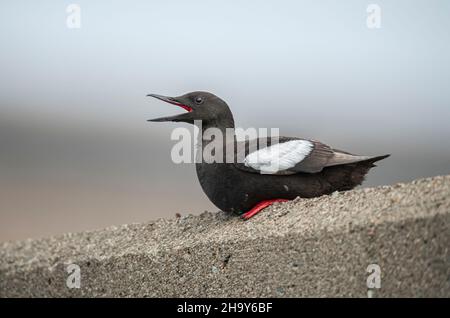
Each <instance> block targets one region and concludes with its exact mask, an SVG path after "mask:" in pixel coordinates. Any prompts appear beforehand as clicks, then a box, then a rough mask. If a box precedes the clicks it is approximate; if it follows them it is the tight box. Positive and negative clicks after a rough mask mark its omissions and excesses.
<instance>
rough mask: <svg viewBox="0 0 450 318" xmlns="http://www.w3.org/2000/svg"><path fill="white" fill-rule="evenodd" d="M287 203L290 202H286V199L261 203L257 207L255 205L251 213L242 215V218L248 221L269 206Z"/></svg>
mask: <svg viewBox="0 0 450 318" xmlns="http://www.w3.org/2000/svg"><path fill="white" fill-rule="evenodd" d="M286 201H289V200H286V199H273V200H265V201H261V202H259V203H258V204H257V205H255V206H254V207H253V208H252V209H251V210H250V211H248V212H245V213H244V214H242V218H243V219H244V220H248V219H250V218H251V217H252V216H254V215H256V214H258V213H259V212H260V211H261V210H263V209H265V208H267V207H268V206H269V205H272V204H274V203H275V202H286Z"/></svg>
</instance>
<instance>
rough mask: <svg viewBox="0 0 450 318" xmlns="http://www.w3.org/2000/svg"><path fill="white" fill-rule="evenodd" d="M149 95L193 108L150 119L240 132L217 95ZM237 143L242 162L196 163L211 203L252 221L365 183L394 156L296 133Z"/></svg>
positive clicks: (197, 93) (202, 128)
mask: <svg viewBox="0 0 450 318" xmlns="http://www.w3.org/2000/svg"><path fill="white" fill-rule="evenodd" d="M147 96H151V97H154V98H157V99H160V100H162V101H164V102H167V103H170V104H174V105H177V106H179V107H182V108H184V109H185V110H186V111H187V112H186V113H183V114H180V115H175V116H170V117H161V118H156V119H150V120H149V121H154V122H165V121H172V122H185V123H190V124H196V123H197V122H198V121H200V122H201V130H202V132H201V133H203V132H205V131H206V130H207V129H209V128H215V129H218V130H219V131H221V132H223V134H224V135H227V132H226V131H229V130H230V129H231V130H232V131H234V128H235V126H234V119H233V114H232V113H231V110H230V108H229V107H228V105H227V103H225V102H224V101H223V100H222V99H220V98H219V97H217V96H215V95H214V94H211V93H208V92H192V93H188V94H185V95H182V96H179V97H166V96H161V95H156V94H149V95H147ZM233 135H234V134H233ZM200 136H202V134H200ZM262 141H264V142H262ZM252 142H254V143H256V145H257V146H256V147H257V149H254V150H253V151H252V150H251V146H250V145H251V143H252ZM233 143H235V144H236V147H233V148H232V149H234V150H233V152H234V155H233V158H234V159H236V157H238V149H242V148H240V147H239V144H241V145H242V143H243V145H244V148H243V149H244V150H245V156H244V157H243V160H242V161H238V160H233V161H232V162H229V161H227V160H224V161H223V162H222V161H221V162H219V161H215V162H209V161H208V160H202V161H201V162H196V170H197V176H198V179H199V181H200V184H201V187H202V189H203V191H204V192H205V193H206V195H207V196H208V198H209V199H210V200H211V202H212V203H214V204H215V205H216V206H217V207H218V208H219V209H221V210H223V211H226V212H232V213H235V214H238V215H242V217H243V218H244V219H249V218H250V217H252V216H254V215H255V214H257V213H258V212H259V211H261V210H262V209H264V208H265V207H267V206H269V205H271V204H273V203H274V202H281V201H287V200H293V199H295V198H296V197H301V198H312V197H317V196H321V195H324V194H330V193H332V192H334V191H345V190H350V189H353V188H354V187H356V186H357V185H360V184H361V183H362V182H363V180H364V177H365V175H366V174H367V172H368V171H369V170H370V168H372V167H374V166H375V165H374V163H375V162H376V161H379V160H381V159H384V158H386V157H388V156H389V155H382V156H359V155H354V154H351V153H348V152H345V151H341V150H337V149H333V148H331V147H329V146H327V145H325V144H323V143H321V142H318V141H313V140H307V139H301V138H296V137H279V138H278V140H277V142H275V143H272V142H271V140H268V139H267V138H257V139H256V140H253V141H251V140H250V141H249V140H246V141H243V142H237V141H236V139H235V138H234V139H233ZM261 145H264V146H261ZM207 146H208V141H206V140H202V143H201V147H200V149H199V150H200V151H202V150H203V149H205V147H207ZM226 149H230V148H229V147H227V143H226V142H225V143H224V145H223V148H221V149H220V150H223V152H224V153H225V152H226ZM216 152H217V150H216ZM215 155H217V153H216V154H215Z"/></svg>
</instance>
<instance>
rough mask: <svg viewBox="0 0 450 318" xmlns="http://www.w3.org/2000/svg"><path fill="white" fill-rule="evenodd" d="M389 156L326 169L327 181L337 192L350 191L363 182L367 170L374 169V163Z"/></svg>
mask: <svg viewBox="0 0 450 318" xmlns="http://www.w3.org/2000/svg"><path fill="white" fill-rule="evenodd" d="M389 156H390V155H382V156H376V157H371V158H368V159H366V160H363V161H358V162H354V163H350V164H345V165H340V166H333V167H329V168H327V170H328V171H327V174H328V177H327V181H328V182H330V184H331V185H332V186H333V188H335V189H338V190H339V191H344V190H351V189H353V188H354V187H356V186H358V185H360V184H361V183H362V182H363V181H364V178H365V177H366V175H367V173H368V172H369V170H370V169H371V168H373V167H376V165H375V162H377V161H380V160H382V159H385V158H387V157H389Z"/></svg>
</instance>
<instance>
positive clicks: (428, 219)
mask: <svg viewBox="0 0 450 318" xmlns="http://www.w3.org/2000/svg"><path fill="white" fill-rule="evenodd" d="M449 225H450V176H440V177H434V178H428V179H421V180H417V181H414V182H412V183H408V184H396V185H393V186H382V187H377V188H368V189H360V190H354V191H348V192H341V193H333V194H331V195H328V196H322V197H320V198H315V199H300V198H298V199H296V200H294V201H291V202H287V203H278V204H275V205H274V206H272V207H270V208H267V209H266V210H264V211H263V212H261V213H260V214H258V215H257V216H256V217H254V218H252V219H251V220H249V221H243V220H241V219H239V218H237V217H234V216H230V215H227V214H225V213H223V212H218V213H208V212H205V213H203V214H201V215H200V216H183V217H181V218H174V219H160V220H156V221H152V222H148V223H144V224H130V225H123V226H118V227H111V228H107V229H104V230H99V231H91V232H83V233H76V234H71V233H68V234H66V235H63V236H58V237H51V238H46V239H39V240H25V241H20V242H7V243H2V244H0V297H29V296H31V297H38V296H41V297H85V296H99V297H102V296H112V297H130V296H138V297H141V296H144V297H247V296H248V297H303V296H307V297H310V296H311V297H314V296H318V297H326V296H339V297H340V296H350V297H368V296H371V297H431V296H436V297H450V244H449V242H450V226H449ZM70 264H75V269H74V267H73V266H71V267H69V265H70ZM370 264H376V266H375V267H377V268H379V270H380V276H379V277H380V280H379V281H378V280H376V279H375V280H371V279H370V281H371V282H380V286H379V287H380V288H368V285H367V280H368V277H369V275H371V273H369V272H368V271H367V267H368V266H369V265H370ZM78 268H79V274H80V275H79V279H78V276H77V273H78ZM68 271H69V272H70V273H69V272H68ZM372 274H375V275H376V273H372ZM370 277H371V278H373V277H374V276H370ZM78 282H79V288H76V287H78V285H77V284H78ZM69 287H71V288H69ZM74 287H75V288H74ZM372 287H373V286H372Z"/></svg>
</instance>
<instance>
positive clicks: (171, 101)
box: [147, 94, 193, 122]
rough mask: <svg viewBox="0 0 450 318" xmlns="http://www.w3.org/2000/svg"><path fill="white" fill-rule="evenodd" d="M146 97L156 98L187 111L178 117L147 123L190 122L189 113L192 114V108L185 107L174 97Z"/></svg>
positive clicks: (154, 95) (157, 119) (151, 95)
mask: <svg viewBox="0 0 450 318" xmlns="http://www.w3.org/2000/svg"><path fill="white" fill-rule="evenodd" d="M147 96H150V97H154V98H157V99H159V100H162V101H163V102H166V103H169V104H172V105H176V106H178V107H181V108H183V109H185V110H186V111H187V113H183V114H180V115H175V116H168V117H159V118H154V119H149V120H148V121H155V122H161V121H184V122H190V121H191V119H192V118H191V117H192V116H191V115H190V113H191V112H192V110H193V109H192V107H190V106H188V105H185V104H183V103H181V102H180V101H178V100H177V98H175V97H168V96H162V95H157V94H148V95H147Z"/></svg>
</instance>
